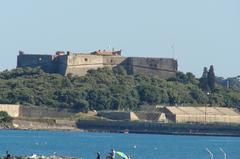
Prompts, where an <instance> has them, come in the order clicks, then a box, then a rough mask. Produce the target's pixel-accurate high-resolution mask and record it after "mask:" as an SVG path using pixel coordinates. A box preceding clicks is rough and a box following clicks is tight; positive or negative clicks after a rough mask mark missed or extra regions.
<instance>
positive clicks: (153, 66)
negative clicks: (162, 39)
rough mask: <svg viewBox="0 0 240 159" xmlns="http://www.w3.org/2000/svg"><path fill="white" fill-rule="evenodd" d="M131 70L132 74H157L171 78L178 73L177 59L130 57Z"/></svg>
mask: <svg viewBox="0 0 240 159" xmlns="http://www.w3.org/2000/svg"><path fill="white" fill-rule="evenodd" d="M128 63H129V71H130V72H131V73H132V74H145V75H157V76H161V77H163V78H169V77H172V76H175V75H176V71H177V61H176V60H174V59H167V58H143V57H131V58H129V61H128Z"/></svg>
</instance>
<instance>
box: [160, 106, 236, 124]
mask: <svg viewBox="0 0 240 159" xmlns="http://www.w3.org/2000/svg"><path fill="white" fill-rule="evenodd" d="M157 108H158V109H159V110H160V111H161V112H164V113H165V115H166V118H167V122H173V123H231V124H240V113H239V112H238V111H237V110H235V109H233V108H225V107H204V106H202V107H178V106H166V107H165V106H157Z"/></svg>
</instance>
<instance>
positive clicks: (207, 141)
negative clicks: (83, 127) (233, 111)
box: [0, 130, 240, 159]
mask: <svg viewBox="0 0 240 159" xmlns="http://www.w3.org/2000/svg"><path fill="white" fill-rule="evenodd" d="M111 149H114V150H115V151H121V152H124V153H125V154H127V155H130V156H131V157H132V158H133V159H209V158H210V154H209V152H208V151H207V149H208V150H209V151H211V152H212V154H213V155H214V156H213V157H214V158H215V159H223V158H224V155H223V152H222V151H221V150H220V149H222V150H223V151H224V152H225V153H226V154H227V158H228V159H240V137H220V136H181V135H155V134H131V133H128V134H121V133H89V132H73V131H29V130H26V131H24V130H0V155H1V156H4V155H5V153H6V151H8V152H9V153H10V154H11V155H16V156H26V155H32V154H37V155H45V156H51V155H57V156H70V157H76V158H82V159H95V158H96V153H97V152H100V154H101V158H102V159H105V158H106V156H107V155H108V153H109V152H110V151H111ZM116 159H117V158H116Z"/></svg>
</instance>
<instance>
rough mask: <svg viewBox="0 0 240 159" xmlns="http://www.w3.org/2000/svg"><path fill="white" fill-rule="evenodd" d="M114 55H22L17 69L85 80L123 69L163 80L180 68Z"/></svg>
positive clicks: (166, 62)
mask: <svg viewBox="0 0 240 159" xmlns="http://www.w3.org/2000/svg"><path fill="white" fill-rule="evenodd" d="M103 53H105V52H103ZM107 53H108V54H110V53H111V52H107ZM113 53H114V54H113V55H105V54H103V55H101V54H100V55H99V54H92V53H71V52H67V53H66V54H65V53H64V52H57V53H56V54H55V55H41V54H36V55H35V54H25V53H23V52H20V53H19V55H18V58H17V67H37V66H40V67H41V68H42V69H43V70H44V71H46V72H49V73H59V74H62V75H67V74H72V75H79V76H83V75H85V74H86V73H87V71H88V70H91V69H98V68H103V67H110V68H113V67H118V66H123V67H124V68H126V70H127V71H128V73H129V74H145V75H157V76H160V77H163V78H168V77H172V76H175V74H176V71H177V68H178V66H177V61H176V60H174V59H171V58H144V57H123V56H120V54H116V52H113Z"/></svg>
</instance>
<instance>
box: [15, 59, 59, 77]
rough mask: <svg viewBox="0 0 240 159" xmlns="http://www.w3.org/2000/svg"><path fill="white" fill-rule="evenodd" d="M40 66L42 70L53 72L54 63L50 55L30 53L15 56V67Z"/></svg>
mask: <svg viewBox="0 0 240 159" xmlns="http://www.w3.org/2000/svg"><path fill="white" fill-rule="evenodd" d="M37 66H40V67H41V68H42V69H43V70H44V71H46V72H50V73H53V72H55V64H54V62H53V56H52V55H41V54H38V55H37V54H36V55H31V54H19V55H18V57H17V67H37Z"/></svg>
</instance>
